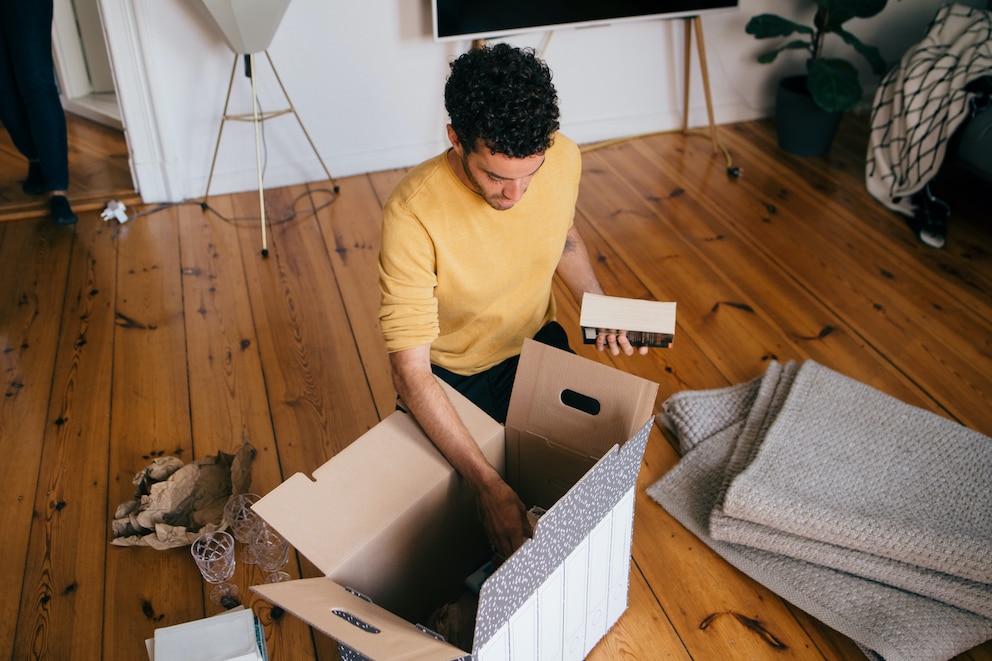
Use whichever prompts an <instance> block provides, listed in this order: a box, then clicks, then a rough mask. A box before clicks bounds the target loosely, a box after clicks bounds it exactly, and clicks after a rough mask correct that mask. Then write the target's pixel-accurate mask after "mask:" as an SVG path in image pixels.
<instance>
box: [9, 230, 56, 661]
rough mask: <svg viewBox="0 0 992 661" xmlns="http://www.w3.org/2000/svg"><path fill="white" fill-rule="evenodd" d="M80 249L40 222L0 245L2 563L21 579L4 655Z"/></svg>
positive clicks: (13, 582)
mask: <svg viewBox="0 0 992 661" xmlns="http://www.w3.org/2000/svg"><path fill="white" fill-rule="evenodd" d="M72 242H73V232H72V230H71V229H68V230H67V229H66V228H56V227H51V226H50V225H49V224H47V223H44V222H39V221H23V222H18V223H13V224H11V225H10V226H9V227H7V228H5V232H4V235H3V243H2V244H0V282H2V283H3V286H2V287H0V343H2V346H0V349H2V361H3V372H4V381H3V399H2V401H0V456H3V458H4V462H5V463H6V465H7V466H9V467H10V470H8V471H7V472H6V475H5V477H4V479H3V480H2V481H0V503H3V505H2V506H0V530H2V531H3V534H2V535H0V557H3V558H4V560H5V562H8V563H10V566H12V567H16V568H17V569H16V570H15V571H5V572H3V575H2V576H0V649H3V650H8V652H5V654H6V653H9V650H12V649H13V647H14V635H15V627H16V625H17V613H18V609H19V606H20V601H21V591H22V588H23V589H24V590H26V591H27V592H30V593H33V594H37V593H38V592H39V591H40V590H42V589H43V587H42V586H39V585H26V584H25V583H24V581H25V576H24V573H23V571H22V570H23V567H24V565H25V562H26V558H27V554H28V544H29V533H30V530H31V521H32V519H33V517H34V515H35V513H34V507H35V502H36V498H35V493H36V491H37V488H38V472H39V467H40V462H41V456H42V439H43V438H44V435H45V430H46V429H47V428H48V426H49V424H50V421H49V420H48V409H49V400H50V397H51V389H52V369H53V366H54V364H55V357H56V347H57V346H58V337H59V328H60V326H61V315H62V304H63V300H64V296H65V288H66V273H67V269H68V265H69V255H70V252H71V246H72Z"/></svg>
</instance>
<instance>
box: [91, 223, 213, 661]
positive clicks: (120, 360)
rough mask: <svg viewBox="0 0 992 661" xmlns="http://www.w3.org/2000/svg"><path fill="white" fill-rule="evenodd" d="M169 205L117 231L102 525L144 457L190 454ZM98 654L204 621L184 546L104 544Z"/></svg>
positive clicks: (120, 654)
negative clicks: (158, 547)
mask: <svg viewBox="0 0 992 661" xmlns="http://www.w3.org/2000/svg"><path fill="white" fill-rule="evenodd" d="M176 213H177V212H176V210H175V209H167V210H165V211H162V212H160V213H158V214H155V215H151V216H148V217H146V218H143V219H142V220H141V222H136V223H132V224H127V225H124V226H123V227H122V228H121V231H120V233H119V234H118V238H117V243H118V271H117V303H116V307H115V310H114V314H115V321H116V328H115V337H114V359H113V380H114V389H113V402H112V408H111V416H112V417H111V440H110V467H109V475H110V495H109V498H110V501H109V503H108V507H109V511H108V512H107V517H108V521H109V520H110V519H111V518H112V517H113V513H114V511H115V510H116V508H117V505H118V504H119V503H122V502H126V501H129V500H131V499H133V498H134V491H135V487H134V485H133V484H132V483H131V480H132V478H133V477H134V475H135V474H136V473H138V472H139V471H141V470H143V469H144V468H145V467H146V466H147V465H148V464H149V462H150V461H151V459H152V458H154V457H158V456H162V455H170V456H176V457H178V458H179V459H181V460H182V461H183V462H189V461H192V460H193V459H194V454H193V443H192V438H191V429H190V410H189V387H188V374H187V362H186V333H185V324H184V321H183V314H182V310H183V304H182V275H181V273H180V259H179V235H178V221H177V219H176ZM106 572H107V573H106V584H107V590H106V604H105V607H104V608H105V614H106V615H105V617H106V620H105V623H104V631H103V634H104V642H103V644H104V658H107V659H139V658H141V655H142V654H145V650H144V640H145V639H146V638H150V637H152V636H153V635H154V631H155V628H156V627H162V626H168V625H171V624H178V623H180V622H187V621H189V620H192V619H196V618H199V617H202V614H203V612H204V611H203V603H204V591H205V590H206V589H207V588H205V587H204V585H205V582H204V581H203V579H202V578H200V576H199V573H198V572H197V571H196V570H195V565H194V564H193V559H192V558H191V557H190V554H189V548H186V547H181V548H175V549H169V550H164V551H159V550H154V549H152V548H149V547H127V548H123V547H116V546H115V547H111V548H110V549H109V550H108V553H107V569H106Z"/></svg>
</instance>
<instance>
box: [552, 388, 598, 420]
mask: <svg viewBox="0 0 992 661" xmlns="http://www.w3.org/2000/svg"><path fill="white" fill-rule="evenodd" d="M559 398H560V399H561V403H562V404H564V405H565V406H568V407H570V408H573V409H576V410H577V411H582V412H583V413H588V414H589V415H599V412H600V410H601V409H602V406H601V405H600V403H599V400H598V399H594V398H592V397H590V396H589V395H583V394H582V393H580V392H575V391H574V390H570V389H568V388H565V389H564V390H562V391H561V395H560V397H559Z"/></svg>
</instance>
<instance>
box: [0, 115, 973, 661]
mask: <svg viewBox="0 0 992 661" xmlns="http://www.w3.org/2000/svg"><path fill="white" fill-rule="evenodd" d="M720 137H721V139H722V140H723V141H724V143H725V144H726V146H727V147H728V148H729V150H730V153H731V155H732V157H733V163H734V165H738V166H740V167H741V168H742V175H741V177H740V178H737V179H734V178H731V177H728V176H727V174H726V165H727V163H726V159H725V157H724V154H722V153H719V152H718V153H716V154H714V153H713V152H712V151H711V147H710V143H709V141H708V140H707V139H706V138H705V137H703V138H700V137H696V136H692V137H684V136H681V135H679V134H666V135H660V136H653V137H646V138H641V139H637V140H634V141H630V142H624V143H621V144H618V145H614V146H609V147H605V148H601V149H592V150H589V151H587V153H586V156H585V159H584V168H585V172H584V179H583V187H582V191H581V194H580V198H579V202H578V215H577V219H576V222H577V223H578V226H579V228H580V229H581V231H582V232H583V234H584V236H585V238H586V241H587V242H588V244H589V246H590V250H591V252H592V254H593V257H594V260H595V265H596V269H597V272H598V274H599V276H600V278H601V280H602V281H603V283H604V286H605V287H606V288H607V290H608V292H610V293H613V294H618V295H625V296H632V297H645V298H647V297H650V298H655V299H660V300H673V301H677V302H678V331H677V334H676V342H675V344H674V346H673V347H672V348H671V349H667V350H657V351H654V352H653V353H651V354H650V355H648V356H646V357H642V356H635V357H631V358H626V357H620V358H617V359H613V358H611V357H609V356H607V355H604V354H596V353H595V351H591V350H590V349H589V348H588V347H586V346H583V345H581V344H579V342H578V333H577V305H576V302H575V301H574V300H572V299H571V298H570V296H569V295H568V294H567V293H566V292H565V290H564V289H563V288H561V287H558V298H559V305H560V310H561V320H562V321H563V323H564V325H565V326H566V328H568V329H569V333H570V334H571V335H572V344H573V346H576V347H577V348H578V349H579V351H580V353H582V354H583V355H585V356H587V357H589V358H591V359H593V360H598V361H602V362H605V363H609V364H614V365H615V366H617V367H619V368H620V369H622V370H627V371H630V372H633V373H636V374H638V375H641V376H644V377H647V378H650V379H652V380H655V381H656V382H658V383H659V384H660V393H659V397H658V401H657V405H658V407H660V405H661V403H662V402H663V401H664V400H665V399H666V398H667V397H669V396H670V395H672V394H673V393H675V392H677V391H679V390H683V389H690V388H691V389H699V388H715V387H722V386H726V385H729V384H735V383H739V382H742V381H744V380H748V379H751V378H754V377H756V376H759V375H761V374H763V373H764V371H765V368H766V366H767V364H768V361H769V360H772V359H777V360H779V361H786V360H790V359H796V360H804V359H813V360H816V361H818V362H820V363H821V364H824V365H826V366H827V367H830V368H833V369H835V370H837V371H840V372H842V373H844V374H847V375H848V376H851V377H853V378H855V379H859V380H861V381H864V382H866V383H868V384H870V385H872V386H874V387H876V388H879V389H881V390H883V391H885V392H888V393H890V394H892V395H894V396H896V397H898V398H900V399H902V400H904V401H906V402H909V403H911V404H914V405H918V406H921V407H923V408H925V409H929V410H932V411H934V412H936V413H938V414H940V415H943V416H946V417H948V418H951V419H954V420H957V421H959V422H961V423H962V424H965V425H967V426H969V427H972V428H974V429H976V430H978V431H980V432H982V433H984V434H989V435H992V222H990V221H992V216H990V214H989V211H988V204H987V196H983V199H980V197H979V194H978V183H977V182H976V181H975V180H973V179H969V178H968V177H965V176H963V175H960V174H956V175H955V176H952V177H947V178H945V179H944V180H943V183H942V184H941V190H942V191H944V192H946V193H947V194H948V195H950V196H951V197H949V198H948V199H949V200H950V201H951V206H952V211H953V218H952V222H951V228H950V233H949V237H948V242H947V246H946V248H945V249H944V250H939V251H938V250H933V249H931V248H928V247H926V246H924V245H923V244H922V243H920V242H919V241H918V240H917V239H916V238H915V237H914V236H913V234H912V233H911V232H910V231H909V230H908V229H907V227H906V226H905V224H904V222H903V221H902V220H901V219H900V218H899V217H897V216H895V215H894V214H892V213H890V212H889V211H887V210H886V209H884V208H883V207H882V206H881V205H880V204H878V203H877V202H875V201H874V200H873V199H871V198H870V197H869V196H868V194H867V192H866V191H865V186H864V181H863V171H864V166H863V163H864V153H865V145H866V131H865V128H864V126H863V123H862V122H861V121H858V120H856V119H852V118H848V119H846V120H845V123H844V125H843V128H842V134H841V136H840V137H839V139H838V142H837V143H836V144H835V146H834V148H833V150H832V152H831V154H830V155H829V156H828V157H824V158H796V157H790V156H788V155H785V154H783V153H781V152H779V151H778V150H777V148H776V146H775V142H774V135H773V127H772V125H771V123H770V122H754V123H744V124H739V125H728V126H723V127H721V128H720ZM114 162H115V161H113V159H111V163H110V164H108V167H111V166H112V164H113V163H114ZM4 167H5V168H6V167H7V166H6V165H4ZM2 172H4V177H5V178H9V174H8V172H9V170H7V169H4V170H2ZM401 175H402V172H399V171H389V172H378V173H374V174H370V175H363V176H355V177H348V178H343V179H339V180H338V183H339V184H340V186H341V192H340V195H339V196H338V197H337V198H336V199H333V195H332V193H331V192H330V191H329V190H328V188H329V186H328V185H327V184H326V183H317V184H311V185H309V186H294V187H290V188H286V189H279V190H273V191H269V193H268V194H267V199H268V200H269V204H270V215H271V217H273V218H274V219H275V221H274V223H273V226H272V228H271V231H270V233H269V250H270V254H269V256H268V257H267V258H263V257H262V256H260V250H261V238H260V233H259V231H258V227H257V223H252V222H247V221H234V220H225V219H232V218H245V217H252V216H257V208H255V204H256V202H257V195H254V196H253V195H252V194H251V193H245V194H239V195H229V196H216V197H213V198H211V204H213V205H214V208H215V212H203V211H201V209H200V207H199V206H197V205H190V206H176V207H171V208H168V209H165V210H161V211H157V212H155V213H150V214H147V215H144V216H141V217H139V218H137V219H135V220H133V221H130V222H129V223H127V224H125V225H117V224H115V223H105V222H103V221H102V220H101V219H100V217H99V210H94V211H91V212H84V213H81V218H80V222H79V224H78V225H76V226H75V227H69V228H56V227H53V226H51V224H50V223H49V222H48V221H47V219H46V218H44V217H37V218H28V219H23V220H10V221H8V222H3V223H0V282H2V283H3V286H2V287H0V341H2V343H3V347H2V348H3V353H2V361H3V370H4V381H3V389H4V397H3V399H2V401H0V452H2V455H0V456H3V457H4V460H5V465H6V470H5V476H4V477H5V479H4V480H3V481H2V482H0V503H2V507H0V530H2V531H3V534H2V536H0V557H2V558H3V560H4V564H5V566H6V569H5V570H4V571H3V572H2V576H0V649H2V650H7V651H6V652H4V655H5V656H4V658H9V659H11V660H12V661H13V660H16V661H20V660H22V659H35V658H38V659H53V660H59V661H64V660H66V659H79V660H85V661H89V660H92V659H100V658H102V659H108V660H115V661H116V660H121V661H125V660H126V661H133V660H140V659H143V658H145V656H144V655H145V652H144V640H145V639H146V638H148V637H150V636H152V635H153V632H154V630H155V628H156V627H162V626H166V625H170V624H175V623H179V622H184V621H188V620H192V619H196V618H200V617H203V616H204V615H206V614H212V613H215V612H217V611H218V608H217V607H215V606H213V605H212V604H210V603H209V601H205V599H204V594H205V584H204V582H203V581H202V579H201V578H200V576H199V574H198V572H197V570H196V568H195V566H194V564H193V561H192V559H191V558H190V556H189V553H188V551H187V550H186V549H175V550H170V551H155V550H151V549H148V548H119V547H115V546H111V545H110V544H109V543H108V542H109V539H110V535H111V533H110V531H109V521H110V519H111V517H112V514H113V512H114V510H115V509H116V507H117V505H118V504H119V503H121V502H124V501H126V500H129V499H130V498H131V497H132V496H133V490H134V486H133V485H132V483H131V479H132V477H133V476H134V474H135V473H136V472H138V471H140V470H141V469H143V468H144V467H145V466H146V465H147V464H148V462H149V461H150V460H151V459H152V458H153V457H158V456H162V455H174V456H178V457H180V458H182V459H183V460H184V461H188V460H191V459H193V458H200V457H205V456H209V455H211V454H214V453H216V452H218V451H220V450H223V451H232V450H234V449H235V448H236V447H237V446H238V445H239V443H240V441H241V438H242V433H243V431H245V432H247V434H248V436H249V437H250V440H251V442H252V443H253V445H254V446H255V448H256V449H257V457H256V459H255V462H254V465H253V487H254V489H255V490H256V491H259V492H261V493H265V492H267V491H268V490H270V489H272V488H273V487H275V486H276V485H277V484H279V483H280V482H281V480H283V479H284V478H285V477H287V476H289V475H291V474H293V473H294V472H296V471H303V472H310V471H312V470H313V469H314V468H315V467H317V466H318V465H320V464H321V463H323V462H324V461H325V460H327V459H328V458H329V457H331V456H333V455H334V454H335V453H336V452H338V451H339V450H341V449H342V448H343V447H345V446H346V445H347V444H348V443H349V442H350V441H351V440H353V439H354V438H356V437H357V436H359V435H360V434H362V433H363V432H364V431H366V430H367V429H369V428H370V427H372V426H373V425H375V424H376V422H377V421H378V420H379V419H380V418H382V417H383V416H385V415H387V414H388V413H390V412H391V411H392V410H393V406H394V393H393V392H392V389H391V385H390V379H389V375H388V364H387V360H386V356H385V353H384V351H383V347H382V341H381V338H380V336H379V333H378V330H377V325H376V309H377V303H378V294H377V288H376V255H377V249H378V245H379V217H380V208H381V205H382V202H383V200H384V198H385V196H386V195H387V193H388V192H389V190H390V189H391V187H392V186H393V185H394V183H395V182H396V181H397V180H398V179H399V177H400V176H401ZM18 176H21V175H18ZM5 181H6V179H5ZM4 186H7V187H8V188H9V182H7V183H4ZM332 199H333V203H331V204H328V202H331V200H332ZM983 200H984V201H983ZM318 207H319V209H318V210H317V211H316V212H314V211H313V209H314V208H318ZM292 210H295V215H293V213H292ZM677 460H678V457H677V455H676V453H675V452H674V451H673V449H672V446H671V444H670V443H669V441H668V439H666V437H665V436H663V435H662V433H661V432H659V431H658V430H657V429H655V431H654V432H653V435H652V437H651V440H650V442H649V443H648V448H647V453H646V457H645V460H644V464H643V467H642V470H641V474H640V479H639V490H638V495H637V502H636V509H635V524H634V542H633V566H632V581H631V588H630V607H629V609H628V611H627V613H626V614H625V615H624V616H623V617H622V618H621V620H620V621H619V623H618V624H617V625H616V626H615V627H614V629H613V630H612V631H611V632H610V633H609V634H608V636H607V637H606V638H605V639H604V640H603V641H602V642H601V643H600V644H599V645H598V646H597V647H596V649H595V650H594V651H593V653H592V655H591V656H590V658H591V659H594V660H597V661H598V660H605V659H651V660H653V659H662V658H664V659H697V660H703V661H711V660H721V661H722V660H724V659H802V660H807V659H818V660H819V659H825V660H829V661H846V660H849V659H858V658H863V655H862V654H861V653H860V651H859V650H858V648H857V647H856V646H855V645H854V644H853V643H852V642H851V641H850V640H848V639H846V638H845V637H843V636H841V635H839V634H837V633H836V632H834V631H831V630H829V629H828V628H826V627H825V626H823V625H822V624H820V623H818V622H817V621H815V620H814V619H813V618H811V617H809V616H808V615H806V614H804V613H802V612H801V611H799V610H798V609H796V608H794V607H792V606H790V605H789V604H787V603H785V602H783V601H782V600H781V599H779V598H778V597H777V596H775V595H774V594H773V593H771V592H770V591H769V590H767V589H766V588H764V587H763V586H761V585H759V584H756V583H755V582H753V581H751V580H749V579H747V578H746V577H744V576H742V575H741V574H740V573H739V572H737V571H736V570H735V569H733V568H732V567H731V566H730V565H728V564H727V563H726V562H724V561H722V560H721V559H720V558H719V557H718V556H716V555H714V554H713V553H712V552H711V551H709V550H708V549H707V547H706V546H704V545H703V544H702V543H700V542H699V541H698V540H697V539H695V538H694V537H692V536H691V535H690V534H689V533H687V532H686V531H685V530H684V529H683V528H682V527H681V526H680V525H679V524H678V523H677V522H675V521H674V520H673V519H672V518H671V517H670V516H669V515H668V514H667V512H665V511H664V510H663V509H662V508H661V507H660V506H658V505H657V504H656V503H654V502H653V501H651V500H650V499H649V498H648V497H647V496H646V495H645V494H644V488H646V487H647V486H649V485H650V484H652V483H653V482H654V481H655V480H657V479H658V478H660V477H661V476H662V475H663V474H664V473H665V472H666V471H667V470H668V469H669V468H671V467H672V466H673V465H674V464H675V463H676V461H677ZM314 516H315V518H316V519H319V512H317V513H316V514H315V515H314ZM290 570H291V572H292V573H293V574H294V575H296V576H299V575H313V574H314V573H315V572H314V569H313V567H312V566H310V565H309V564H308V563H307V562H306V561H305V559H304V560H301V561H299V562H298V563H297V562H295V561H294V562H293V563H291V567H290ZM260 579H261V577H260V575H259V574H258V571H257V570H245V569H244V568H243V567H242V568H240V569H239V572H238V574H237V575H236V580H237V582H238V583H239V584H240V585H241V587H242V590H244V591H246V592H247V589H248V586H249V585H250V584H251V583H253V582H257V581H259V580H260ZM253 606H254V608H255V610H256V611H257V612H258V613H259V615H260V616H261V618H262V620H263V621H264V622H265V624H266V636H267V642H268V648H269V654H270V658H271V659H273V660H275V661H282V660H287V659H288V660H293V661H296V660H305V659H321V660H326V659H333V658H335V650H334V645H333V644H332V643H331V641H330V640H329V639H327V638H326V637H324V636H323V635H320V634H314V633H313V632H311V631H310V630H309V629H308V628H307V627H306V626H304V625H302V624H301V623H300V622H299V621H298V620H296V619H295V618H293V617H292V616H283V617H277V618H273V613H272V611H271V609H269V608H268V607H267V606H266V605H265V604H264V603H262V602H258V601H257V600H256V601H253ZM720 614H738V615H743V616H745V618H746V619H749V620H751V621H752V623H753V624H754V626H751V627H746V626H744V624H742V621H744V619H741V618H735V617H714V616H715V615H720ZM704 622H709V625H708V626H704ZM775 641H778V643H779V645H776V646H773V645H772V643H774V642H775ZM959 658H960V659H962V660H964V659H968V660H971V661H989V660H990V659H992V643H986V644H985V645H983V646H981V647H979V648H976V649H974V650H972V651H971V652H967V653H964V654H962V655H961V656H960V657H959Z"/></svg>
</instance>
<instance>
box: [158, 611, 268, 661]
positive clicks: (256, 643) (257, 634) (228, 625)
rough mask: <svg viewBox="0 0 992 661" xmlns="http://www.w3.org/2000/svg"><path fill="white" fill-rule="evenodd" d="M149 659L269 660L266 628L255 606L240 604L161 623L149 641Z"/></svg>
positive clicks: (177, 660)
mask: <svg viewBox="0 0 992 661" xmlns="http://www.w3.org/2000/svg"><path fill="white" fill-rule="evenodd" d="M145 645H146V649H147V651H148V658H149V661H266V660H267V659H268V650H267V649H266V646H265V632H264V631H263V630H262V625H261V623H260V622H259V620H258V618H257V617H255V615H254V614H253V613H252V611H251V610H248V609H245V608H237V609H233V610H229V611H226V612H224V613H221V614H219V615H214V616H212V617H207V618H204V619H201V620H193V621H192V622H184V623H182V624H174V625H172V626H168V627H160V628H158V629H156V630H155V637H154V638H150V639H148V640H146V641H145Z"/></svg>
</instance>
